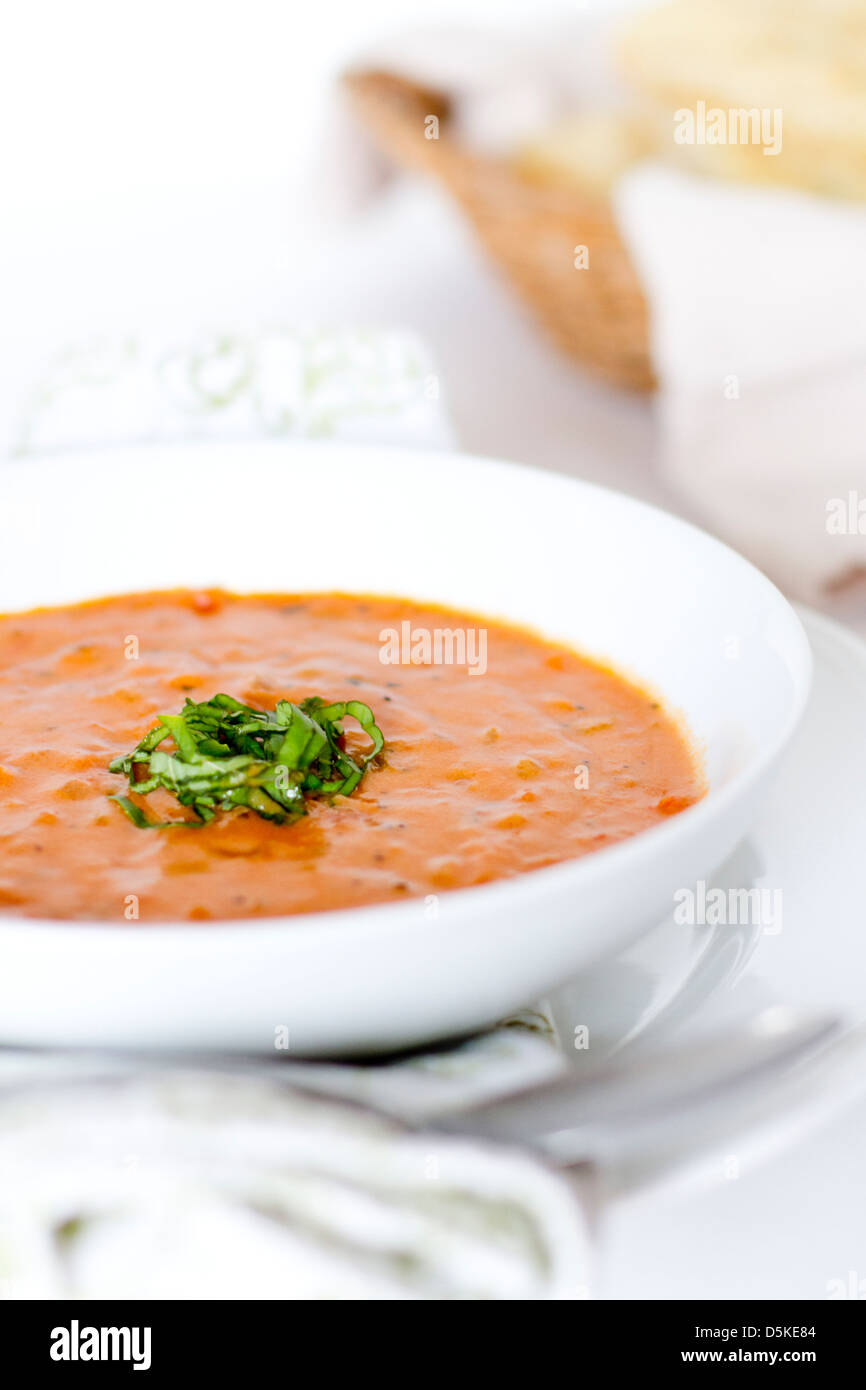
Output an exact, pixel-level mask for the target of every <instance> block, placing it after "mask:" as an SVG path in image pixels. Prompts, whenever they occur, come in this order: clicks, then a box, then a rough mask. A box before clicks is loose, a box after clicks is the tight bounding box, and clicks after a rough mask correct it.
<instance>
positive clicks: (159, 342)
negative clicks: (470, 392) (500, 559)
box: [0, 326, 454, 456]
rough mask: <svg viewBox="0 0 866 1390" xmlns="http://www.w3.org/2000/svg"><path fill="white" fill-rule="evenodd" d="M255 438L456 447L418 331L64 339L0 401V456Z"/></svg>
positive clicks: (259, 330) (271, 330) (254, 331)
mask: <svg viewBox="0 0 866 1390" xmlns="http://www.w3.org/2000/svg"><path fill="white" fill-rule="evenodd" d="M263 437H278V438H307V439H321V438H328V439H338V440H343V441H345V442H351V443H378V444H408V445H413V444H414V445H418V446H425V447H428V448H450V447H453V444H454V437H453V434H452V431H451V427H450V423H449V420H448V416H447V413H446V410H445V407H444V403H443V401H442V399H441V387H440V379H439V376H438V373H437V372H436V370H435V367H434V364H433V360H432V358H431V356H430V354H429V352H428V351H427V348H426V347H425V346H424V344H423V343H422V342H420V340H419V339H418V338H417V337H415V335H414V334H412V333H408V332H398V331H394V330H382V329H379V330H365V329H360V328H345V329H341V330H339V331H331V332H324V331H323V332H313V331H306V332H297V331H293V330H291V329H288V328H279V327H265V326H262V327H256V328H243V329H239V328H234V327H226V328H225V329H224V330H222V331H216V332H208V333H205V332H202V333H200V334H198V335H196V336H193V337H188V338H183V337H181V338H170V337H166V338H162V339H161V338H153V337H150V338H148V337H140V336H136V335H133V334H130V335H127V336H125V337H123V338H122V339H107V340H102V341H98V342H88V341H85V342H80V343H79V342H72V343H68V344H66V345H64V346H63V347H61V348H60V349H58V350H57V351H56V352H55V353H53V354H52V355H51V356H49V357H47V358H46V360H45V361H44V362H43V363H42V364H41V366H39V367H38V368H37V369H36V371H35V372H34V375H33V378H32V380H31V381H30V383H29V386H28V388H27V389H26V390H25V391H23V392H22V393H21V394H20V395H19V396H18V397H16V398H15V399H13V400H11V401H10V400H7V401H6V403H5V407H4V406H0V454H2V453H3V451H4V450H5V451H7V452H8V453H10V454H12V455H15V456H20V455H24V454H34V453H45V452H54V451H58V450H66V449H70V450H71V449H82V448H94V447H97V448H98V447H102V446H104V445H109V444H133V443H135V444H141V443H150V444H153V443H160V442H164V441H168V440H171V441H175V442H176V441H179V440H202V439H260V438H263Z"/></svg>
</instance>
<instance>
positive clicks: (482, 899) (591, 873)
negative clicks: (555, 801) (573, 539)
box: [0, 439, 813, 949]
mask: <svg viewBox="0 0 866 1390" xmlns="http://www.w3.org/2000/svg"><path fill="white" fill-rule="evenodd" d="M251 449H255V450H262V451H263V452H269V453H273V454H274V455H275V456H276V455H278V454H280V453H283V454H285V453H286V452H291V453H295V454H301V453H303V454H308V453H309V452H310V451H311V450H313V451H320V452H330V453H334V452H335V451H336V452H339V453H345V454H347V455H349V456H350V457H351V459H352V460H353V461H355V462H363V458H364V456H365V455H366V456H367V457H368V458H370V459H373V458H375V459H378V460H380V461H381V459H382V456H383V454H384V455H385V456H386V457H394V458H396V457H397V456H400V455H403V456H406V457H408V458H411V459H412V460H413V461H414V462H415V463H416V464H417V465H419V466H421V465H425V464H426V465H429V466H431V467H436V468H438V469H440V470H441V469H442V467H443V465H445V466H448V465H450V466H451V467H453V468H455V469H456V468H466V467H471V468H473V469H475V470H480V471H486V472H490V473H493V474H499V475H501V474H503V473H504V474H511V473H513V474H517V475H520V476H522V477H523V478H524V480H525V481H526V482H527V483H531V482H533V481H537V480H539V479H541V480H543V482H544V484H545V485H547V486H554V487H556V486H559V487H560V488H563V489H565V490H566V491H570V490H571V489H574V490H575V491H576V492H577V493H583V494H584V495H594V496H597V497H601V498H604V499H606V501H607V502H608V503H609V504H613V505H615V506H624V507H626V508H627V509H628V510H631V511H633V512H635V513H636V514H640V515H643V516H645V517H646V518H647V520H648V521H651V522H656V523H658V522H659V521H661V522H662V524H663V525H665V526H666V527H668V528H672V529H673V530H674V531H679V532H681V533H682V534H683V535H685V536H691V537H692V538H694V539H696V540H697V541H698V543H699V544H701V545H704V546H706V547H708V548H709V549H710V551H714V552H715V553H716V554H717V555H719V556H720V557H723V558H724V559H726V561H727V562H728V563H733V564H734V565H735V566H737V567H739V568H740V569H741V570H742V572H743V573H744V574H745V575H747V576H748V578H749V580H750V582H751V583H753V584H755V585H757V587H758V589H759V590H762V591H763V593H764V594H765V596H766V597H767V598H769V599H770V600H771V601H772V602H773V604H774V605H775V606H776V608H777V610H778V612H779V614H780V616H781V617H782V618H783V620H784V622H785V624H786V627H787V632H786V636H787V637H788V639H789V640H790V642H791V644H792V651H791V656H792V657H793V659H794V662H795V663H796V664H797V669H796V670H795V671H794V672H792V678H793V679H794V680H795V689H794V692H793V699H792V701H791V707H790V709H789V710H788V712H787V715H786V717H785V719H784V720H782V721H780V723H779V725H778V726H777V728H776V729H775V731H774V733H773V736H772V738H771V739H769V740H768V741H766V742H765V743H764V744H763V745H762V746H761V748H760V749H759V750H758V752H757V754H756V755H755V757H754V758H753V759H751V761H750V763H749V765H748V767H746V768H744V769H742V770H740V771H737V772H735V773H734V775H733V776H732V777H731V778H730V780H729V781H728V782H726V783H725V785H724V786H722V787H718V788H715V789H714V788H712V787H710V788H709V789H708V791H707V793H706V795H705V796H703V797H702V798H701V800H700V801H698V802H696V803H694V804H693V805H691V806H689V807H687V808H686V809H685V810H683V811H680V812H678V813H677V814H676V815H675V816H672V817H670V818H669V819H668V820H666V821H665V822H663V823H660V824H658V825H654V826H650V827H648V828H647V829H646V830H641V831H639V832H637V833H636V834H635V835H631V836H628V837H627V838H626V839H624V840H620V841H617V842H616V843H615V844H612V845H606V846H603V847H602V848H601V849H597V850H593V851H592V852H591V853H589V854H585V855H581V856H580V857H578V858H575V859H565V860H562V861H560V862H559V863H556V864H550V865H547V866H545V867H543V868H538V869H527V870H524V871H523V872H521V873H518V874H515V875H513V876H512V877H510V878H502V879H496V880H494V881H492V882H490V883H484V884H475V885H471V886H469V887H466V888H456V889H443V890H442V891H441V892H440V893H438V894H436V897H437V898H438V899H439V900H440V902H442V901H445V902H446V903H448V904H449V905H450V907H452V908H454V909H456V912H455V913H454V917H455V919H456V918H457V917H458V916H459V917H460V920H461V924H462V925H461V930H463V929H465V919H466V914H465V913H461V912H460V909H461V908H467V907H471V906H473V905H475V906H476V907H477V908H478V909H479V910H483V909H484V908H485V907H486V908H489V909H490V910H493V911H495V910H496V907H497V905H498V904H500V903H501V902H502V901H504V899H505V897H506V895H507V898H508V907H509V911H511V912H514V911H520V910H521V909H522V908H525V907H527V906H530V905H531V904H532V903H533V902H536V901H537V900H538V898H539V897H543V896H544V895H545V893H551V894H554V895H558V893H559V892H560V891H564V890H566V889H567V888H568V886H569V885H570V884H572V883H573V887H574V890H575V892H576V895H579V890H580V888H581V886H583V887H584V888H585V889H587V890H590V891H591V890H592V888H593V887H594V886H595V885H596V884H597V883H598V882H599V881H603V880H604V878H605V877H607V876H609V875H610V874H615V873H616V871H617V869H618V868H619V867H620V866H622V867H623V869H627V867H628V864H629V863H633V864H634V866H635V868H638V867H640V866H643V865H645V863H646V861H647V860H648V859H649V858H651V857H652V856H653V855H655V853H656V852H657V850H658V848H659V847H664V846H666V845H667V844H669V843H673V842H675V840H676V838H677V837H682V835H683V834H685V833H686V831H691V832H693V833H695V834H698V833H700V830H701V828H702V827H703V826H704V825H705V824H706V823H707V822H708V821H710V820H711V819H712V818H714V817H716V816H718V815H723V814H724V812H725V811H726V809H727V808H728V807H729V806H730V805H731V804H732V803H734V802H736V801H737V800H738V799H739V798H740V797H742V796H744V795H747V794H748V792H749V791H750V790H751V789H752V788H753V787H754V786H755V784H756V783H758V782H760V780H761V779H762V777H763V776H764V775H765V774H766V773H767V772H768V771H769V770H770V768H771V767H772V765H773V764H774V763H775V761H776V760H777V759H778V758H779V757H780V756H781V754H782V753H783V751H784V749H785V747H786V745H787V744H788V742H789V741H790V739H791V737H792V735H793V733H794V731H795V730H796V728H797V725H798V724H799V722H800V720H801V718H802V716H803V713H804V711H805V708H806V704H807V702H808V699H809V694H810V690H811V683H812V674H813V659H812V650H811V647H810V644H809V639H808V637H807V635H806V631H805V629H804V627H803V624H802V622H801V621H800V618H799V616H798V614H797V612H796V610H795V609H794V608H793V606H792V604H791V603H790V602H789V601H788V599H787V598H785V596H784V594H782V592H781V591H780V590H779V589H778V587H777V586H776V585H775V584H774V583H773V582H772V580H770V579H769V578H768V577H767V576H766V575H765V574H764V573H763V572H762V571H761V570H760V569H758V567H757V566H756V565H754V564H753V563H752V562H751V561H750V560H747V559H746V558H745V556H743V555H741V554H740V553H739V552H738V551H736V550H734V549H733V547H731V546H729V545H727V544H726V543H725V542H724V541H721V540H719V539H718V538H717V537H715V536H712V535H710V534H709V532H707V531H705V530H703V529H702V528H701V527H699V526H696V525H695V524H694V523H693V522H690V521H687V520H685V519H684V518H682V517H679V516H676V515H675V514H674V513H672V512H669V511H667V510H665V509H664V508H663V507H659V506H656V505H654V504H653V503H649V502H645V501H643V499H641V498H638V497H634V496H632V495H631V494H629V493H624V492H620V491H619V490H618V489H615V488H608V487H605V486H603V485H602V484H600V483H595V482H591V481H588V480H585V479H582V478H575V477H572V476H571V475H570V474H565V473H557V472H554V471H553V470H550V469H545V468H540V467H537V466H535V465H533V464H527V463H521V462H517V461H515V460H509V459H498V458H490V457H487V456H484V455H478V454H472V453H466V452H463V451H462V450H447V451H443V450H438V449H433V448H429V447H428V448H415V447H413V446H409V445H404V444H395V445H387V446H382V445H366V444H354V443H346V442H343V441H333V440H326V441H322V440H309V439H266V440H262V439H258V440H249V441H246V440H211V441H197V442H195V443H186V442H183V443H180V442H176V441H165V442H160V443H139V444H122V445H118V446H113V445H106V446H102V447H100V448H98V449H87V450H78V451H76V452H75V454H74V455H72V454H71V453H69V452H64V453H52V454H48V453H46V454H39V455H35V456H27V457H25V458H13V459H8V460H4V461H3V463H2V466H0V486H2V481H3V479H4V477H5V476H6V475H7V473H8V472H12V471H14V472H16V473H20V474H25V473H30V472H44V471H51V470H52V469H63V470H68V469H69V468H70V466H75V465H78V466H79V467H80V466H81V465H84V466H85V467H86V466H88V465H92V464H93V463H94V462H96V461H98V462H100V463H103V464H104V465H105V466H107V467H110V468H112V469H113V468H115V467H116V466H117V463H116V460H117V456H118V455H119V454H121V455H127V454H131V455H133V456H137V455H141V454H144V455H145V456H147V455H151V456H152V455H154V454H159V453H163V452H166V451H172V450H182V451H183V453H184V456H185V457H188V458H189V460H190V463H195V462H201V461H203V460H205V459H207V457H208V455H212V454H213V453H214V452H215V451H217V452H224V453H226V454H229V453H234V452H240V451H242V450H243V451H244V452H245V453H249V452H250V450H251ZM112 461H114V462H112ZM169 587H171V586H169ZM123 592H124V591H122V590H114V591H113V593H116V594H121V593H123ZM129 592H133V591H129ZM234 592H253V591H252V590H248V591H242V590H237V591H234ZM299 592H300V591H299ZM311 592H312V591H311ZM107 596H108V595H106V597H107ZM403 596H404V597H407V598H408V597H410V595H403ZM94 597H96V598H98V597H101V595H95V596H94ZM86 601H87V600H85V599H82V600H72V601H71V602H72V603H75V602H86ZM417 601H419V602H421V601H424V600H422V599H419V600H417ZM36 606H41V607H54V606H57V607H62V606H64V605H62V604H58V605H52V604H48V605H36ZM2 611H3V612H7V611H8V612H16V611H17V612H27V611H29V609H10V610H7V609H3V610H2ZM476 616H479V617H481V616H488V617H490V618H491V619H492V618H493V617H494V615H493V614H487V615H483V614H477V615H476ZM495 616H496V617H498V618H500V619H501V620H503V621H506V622H507V621H509V618H508V615H507V614H502V615H495ZM511 621H513V619H512V620H511ZM523 626H525V624H524V625H523ZM556 640H561V639H556ZM596 659H599V660H602V659H603V658H602V657H598V658H596ZM613 669H614V670H621V669H622V668H621V666H615V667H614V668H613ZM624 674H629V673H624ZM636 678H637V679H638V680H639V679H640V676H639V673H638V674H637V676H636ZM660 693H661V694H662V697H664V691H663V690H662V691H661V692H660ZM674 712H675V711H674ZM675 713H676V712H675ZM424 901H425V899H424V898H411V899H407V900H404V901H401V902H382V903H369V904H362V905H359V906H357V907H343V908H336V909H326V910H322V911H313V912H302V913H294V914H285V915H282V916H275V917H249V918H220V919H218V920H215V921H202V922H184V921H177V922H175V921H163V922H153V923H150V924H143V923H141V922H140V921H139V922H123V923H122V924H121V923H118V922H105V921H88V920H86V919H76V918H72V919H69V918H49V917H25V916H16V915H15V913H14V912H11V913H9V914H4V915H2V916H0V939H3V938H6V939H10V938H12V937H18V936H26V935H31V936H33V937H36V936H38V937H39V938H40V939H41V940H45V938H46V937H50V936H57V937H60V938H63V939H65V940H69V939H70V938H71V937H72V936H73V935H74V936H75V937H76V938H77V939H78V941H79V943H81V939H82V938H86V939H87V940H88V941H92V942H96V941H101V940H103V939H105V938H106V935H109V939H110V940H112V941H123V942H125V943H127V944H128V945H129V946H130V947H132V946H133V945H134V943H137V944H139V945H140V943H143V942H146V941H151V940H154V941H159V942H160V943H162V942H165V943H167V944H176V943H178V942H182V943H183V944H184V945H187V946H188V945H189V944H191V943H192V942H201V948H200V949H205V948H207V947H210V946H212V945H213V942H214V938H215V937H216V938H218V939H219V940H221V941H226V942H233V941H235V940H237V939H239V938H243V939H245V940H246V941H247V943H250V941H251V939H252V938H253V937H255V939H256V940H257V941H265V940H270V939H272V938H273V937H275V936H277V935H279V937H281V938H282V939H284V940H286V941H287V942H292V943H296V944H297V945H298V947H300V946H302V944H303V943H305V942H306V941H308V940H310V939H311V938H312V937H315V938H316V939H317V940H318V939H321V937H322V936H323V935H325V934H327V935H328V936H330V937H331V938H332V939H334V940H338V939H339V937H340V936H341V935H342V934H343V933H346V932H349V933H350V934H351V935H352V937H353V938H357V937H358V936H359V935H369V936H370V937H371V938H372V937H373V936H381V934H382V932H383V930H385V928H386V927H389V928H390V929H391V931H395V930H396V931H402V930H403V929H404V928H403V923H405V920H406V918H407V917H417V915H418V912H419V910H420V909H421V908H422V907H423V903H424ZM449 915H450V914H449V913H448V912H445V913H441V912H440V915H439V918H438V919H437V925H438V928H439V930H440V931H441V930H443V929H444V928H445V926H446V924H447V921H448V917H449ZM473 915H475V916H477V915H479V912H476V913H475V914H472V913H471V912H470V913H469V916H470V918H471V917H472V916H473ZM196 949H199V948H198V947H196Z"/></svg>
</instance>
